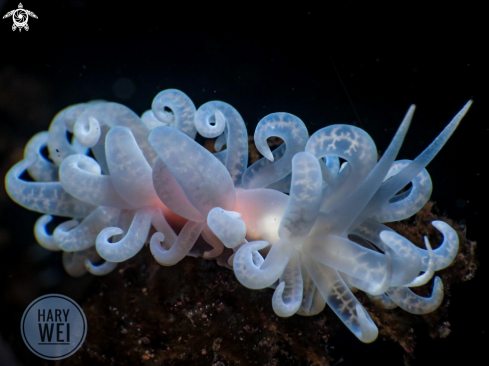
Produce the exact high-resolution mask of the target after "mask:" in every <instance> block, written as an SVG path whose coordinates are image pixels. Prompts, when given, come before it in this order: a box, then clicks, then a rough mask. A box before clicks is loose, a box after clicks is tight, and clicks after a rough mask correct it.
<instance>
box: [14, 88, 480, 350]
mask: <svg viewBox="0 0 489 366" xmlns="http://www.w3.org/2000/svg"><path fill="white" fill-rule="evenodd" d="M469 106H470V102H469V103H467V105H466V106H465V107H464V108H463V109H462V110H461V111H460V112H459V113H458V114H457V116H455V118H454V119H453V120H452V122H450V123H449V124H448V126H447V127H446V128H445V129H444V130H443V131H442V133H440V135H439V136H438V137H437V138H436V139H435V140H434V141H433V143H432V144H430V145H429V146H428V147H427V148H426V149H425V150H424V151H423V152H422V153H421V154H420V155H419V156H418V157H417V158H416V159H414V160H413V161H408V160H398V161H396V160H395V159H396V158H397V154H398V152H399V149H400V147H401V145H402V143H403V141H404V138H405V136H406V133H407V131H408V128H409V124H410V122H411V119H412V116H413V113H414V106H413V107H411V108H410V109H409V110H408V112H407V114H406V117H405V118H404V120H403V121H402V123H401V125H400V127H399V130H398V131H397V133H396V134H395V136H394V138H393V140H392V142H391V144H390V145H389V147H388V148H387V150H386V151H385V153H384V154H383V156H382V157H381V159H380V160H379V161H377V150H376V147H375V144H374V142H373V140H372V139H371V138H370V136H369V135H368V134H367V132H365V131H363V130H361V129H359V128H358V127H354V126H348V125H333V126H327V127H324V128H322V129H320V130H319V131H317V132H316V133H314V134H313V135H312V136H310V137H309V134H308V131H307V128H306V126H305V124H304V123H303V122H302V121H301V120H300V119H299V118H298V117H296V116H294V115H291V114H288V113H283V112H281V113H272V114H270V115H268V116H266V117H264V118H263V119H262V120H261V121H260V122H259V123H258V126H257V129H256V131H255V143H256V145H257V149H258V151H260V152H261V153H262V154H263V155H264V158H263V159H261V160H259V161H258V162H257V163H255V164H253V165H251V166H250V167H247V159H248V139H247V135H248V133H247V131H246V127H245V123H244V120H243V118H242V117H241V116H240V114H239V113H238V112H237V111H236V109H235V108H234V107H232V106H230V105H229V104H227V103H224V102H220V101H211V102H208V103H205V104H203V105H202V106H200V107H199V108H198V109H196V108H195V106H194V104H193V103H192V101H191V100H190V98H188V96H186V95H185V94H184V93H182V92H180V91H178V90H175V89H169V90H165V91H163V92H161V93H159V94H158V95H157V96H156V97H155V99H154V101H153V104H152V109H151V110H149V111H147V112H145V113H144V114H143V116H142V117H141V118H139V116H137V115H136V114H135V113H133V112H132V111H131V110H130V109H128V108H127V107H125V106H122V105H120V104H117V103H108V102H100V101H97V102H92V103H85V104H78V105H75V106H72V107H68V108H66V109H65V110H63V111H61V112H60V113H59V114H58V115H57V116H56V117H55V118H54V120H53V122H52V124H51V126H50V129H49V131H48V132H42V133H39V134H37V135H35V136H34V137H33V138H32V139H31V140H30V141H29V143H28V144H27V146H26V149H25V154H24V160H22V161H21V162H19V163H18V164H16V165H15V166H14V167H12V168H11V169H10V171H9V172H8V174H7V176H6V178H5V184H6V188H7V192H8V193H9V195H10V197H11V198H12V199H13V200H15V201H16V202H17V203H19V204H20V205H22V206H24V207H26V208H28V209H31V210H34V211H38V212H41V213H43V214H45V215H44V216H42V217H41V218H40V219H39V220H38V221H37V222H36V224H35V235H36V238H37V240H38V241H39V243H40V244H41V245H42V246H43V247H45V248H46V249H49V250H62V251H63V264H64V266H65V269H66V270H67V271H68V272H69V273H70V274H72V275H74V276H80V275H82V274H83V273H85V272H86V271H89V272H90V273H92V274H94V275H104V274H107V273H109V272H110V271H112V270H113V269H114V268H116V266H117V263H119V262H122V261H125V260H127V259H129V258H131V257H133V256H134V255H136V254H137V253H138V252H139V251H140V250H143V247H144V245H145V243H146V242H148V241H149V250H150V251H151V253H152V254H153V256H154V258H155V260H156V261H157V262H158V263H160V264H161V265H165V266H167V265H174V264H176V263H178V262H179V261H180V260H182V259H183V258H184V257H185V256H186V255H188V254H189V253H190V252H191V250H192V249H193V246H194V244H195V242H196V241H197V240H198V238H199V236H202V238H203V239H204V240H205V241H206V242H207V243H208V244H209V246H210V247H211V248H210V249H209V250H207V251H204V252H200V253H201V255H202V256H203V257H204V258H206V259H210V258H218V260H219V261H220V263H226V262H227V263H228V264H229V265H230V266H232V267H233V269H234V271H235V274H236V277H237V278H238V280H239V281H240V282H241V283H242V284H243V285H245V286H246V287H249V288H251V289H261V288H265V287H273V288H275V292H274V295H273V298H272V306H273V309H274V310H275V312H276V313H277V314H278V315H280V316H291V315H293V314H296V313H297V314H301V315H314V314H317V313H318V312H320V311H322V309H323V308H324V307H325V305H326V304H328V306H330V307H331V308H332V309H333V311H334V312H335V313H336V314H337V315H338V317H339V318H340V319H341V320H342V321H343V322H344V323H345V325H346V326H347V327H348V328H349V329H350V330H351V331H352V332H353V334H355V335H356V336H357V337H358V338H359V339H360V340H361V341H363V342H371V341H373V340H374V339H375V338H376V337H377V334H378V330H377V327H376V325H375V323H374V322H373V321H372V319H370V317H369V315H368V313H367V312H366V311H365V309H364V308H363V306H362V305H361V304H360V303H359V302H358V300H357V299H356V297H355V296H354V295H353V294H352V292H351V290H350V288H353V287H355V288H357V289H359V290H361V291H364V292H366V293H367V295H368V296H369V297H370V298H371V299H372V301H378V302H379V303H381V304H382V305H383V306H384V307H386V308H393V307H395V306H399V307H400V308H402V309H404V310H406V311H409V312H412V313H415V314H425V313H427V312H430V311H433V310H434V309H436V308H437V307H438V306H439V305H440V304H441V302H442V301H443V284H442V282H441V280H440V279H439V278H438V277H436V278H435V280H434V286H433V293H432V295H431V296H430V297H427V298H424V297H420V296H418V295H415V294H414V293H413V292H412V291H411V289H410V288H411V287H415V286H421V285H424V284H425V283H427V282H429V281H430V280H431V279H432V277H433V275H434V273H435V271H437V270H439V269H442V268H445V267H447V266H448V265H450V263H451V262H452V261H453V259H454V258H455V256H456V254H457V250H458V237H457V234H456V232H455V231H454V230H453V229H452V228H451V227H450V226H449V225H448V224H446V223H444V222H441V221H435V222H433V225H434V226H435V227H436V228H437V229H438V230H439V231H440V232H441V233H442V235H443V238H444V239H443V243H442V244H441V245H440V246H439V247H438V248H436V249H434V250H432V248H431V244H430V243H429V241H428V240H427V238H425V246H426V249H422V248H418V247H416V246H415V245H414V244H413V243H411V242H410V241H409V240H407V239H406V238H404V237H402V236H401V235H399V234H397V233H395V232H394V231H392V230H391V229H389V228H388V227H387V226H385V225H384V224H383V223H385V222H391V221H397V220H401V219H404V218H407V217H409V216H411V215H413V214H415V213H416V212H417V211H418V210H419V209H421V207H422V206H423V205H424V204H425V203H426V202H427V200H428V199H429V196H430V194H431V190H432V185H431V179H430V177H429V174H428V173H427V171H426V169H425V167H426V165H427V164H428V163H429V162H430V161H431V160H432V159H433V157H434V156H435V155H436V154H437V153H438V151H439V150H440V149H441V148H442V146H443V145H444V143H445V142H446V141H447V139H448V138H449V137H450V135H451V134H452V133H453V131H454V130H455V128H456V127H457V125H458V123H459V122H460V120H461V119H462V117H463V116H464V114H465V113H466V112H467V110H468V108H469ZM67 132H72V133H73V138H72V139H71V140H69V139H68V138H67ZM197 132H199V133H200V134H201V135H202V136H204V137H206V138H216V141H215V143H214V146H215V148H216V150H217V151H218V152H217V153H215V154H212V153H210V152H209V151H207V150H206V149H204V148H203V147H202V146H201V145H199V144H198V143H196V142H195V140H194V138H195V136H196V133H197ZM271 136H277V137H280V138H282V139H283V140H284V144H283V145H281V146H280V147H279V148H277V149H275V150H274V151H271V150H270V148H269V146H268V144H267V138H269V137H271ZM224 145H226V149H225V150H222V148H223V146H224ZM44 147H47V149H48V151H49V156H50V159H47V158H45V157H44V156H43V154H42V151H43V149H44ZM221 150H222V151H221ZM90 153H91V155H92V156H93V157H92V156H88V155H89V154H90ZM340 158H341V159H344V160H345V161H346V163H343V164H342V165H341V166H340V163H339V159H340ZM25 171H27V172H28V173H29V175H30V176H31V178H32V179H33V180H34V181H26V180H24V179H22V175H23V174H24V172H25ZM409 183H411V188H410V189H409V190H407V191H405V192H402V193H398V192H399V191H400V190H401V189H403V188H404V187H406V186H407V185H408V184H409ZM52 215H57V216H64V217H68V218H70V220H68V221H66V222H64V223H62V224H60V225H59V226H58V227H57V228H56V229H55V230H54V232H53V233H50V232H48V230H46V226H47V224H48V223H49V222H50V221H51V220H52ZM178 229H180V231H179V233H178V235H177V233H176V231H175V230H177V232H178ZM150 233H152V235H151V237H149V236H150ZM225 248H229V249H227V250H226V251H225ZM228 253H232V254H228ZM223 256H226V257H225V258H222V257H223ZM101 260H102V262H101V263H100V261H101ZM103 260H105V261H103Z"/></svg>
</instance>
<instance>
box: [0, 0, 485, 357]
mask: <svg viewBox="0 0 489 366" xmlns="http://www.w3.org/2000/svg"><path fill="white" fill-rule="evenodd" d="M316 3H317V4H319V3H320V2H316ZM316 3H312V2H307V1H301V2H300V3H298V4H294V6H293V7H289V6H287V5H285V3H277V4H276V6H271V5H270V4H271V3H269V4H267V5H266V6H263V5H254V4H252V3H246V2H229V3H227V4H226V5H218V4H213V3H211V2H201V3H200V4H194V3H187V2H181V3H179V4H178V5H175V3H174V2H168V3H166V2H161V1H160V2H155V3H152V2H131V3H130V4H129V5H123V4H122V3H120V2H112V1H107V2H101V1H89V0H71V1H49V2H40V1H34V0H30V1H25V2H23V5H24V8H25V9H28V10H31V11H33V12H34V13H35V14H36V15H37V16H38V19H33V18H30V19H29V23H28V24H29V27H30V29H29V31H28V32H26V31H25V30H22V31H21V32H19V31H18V30H17V31H15V32H13V31H12V29H11V27H12V19H11V18H7V19H2V20H0V47H1V48H0V124H1V130H0V154H1V166H0V167H1V175H2V176H3V175H4V174H5V173H6V171H7V169H8V168H9V167H10V166H11V165H13V164H14V163H15V162H17V161H18V160H20V159H21V157H22V149H23V147H24V145H25V143H26V142H27V140H28V139H29V138H30V137H31V136H32V135H33V134H35V133H36V132H38V131H42V130H47V128H48V126H49V123H50V120H51V119H52V117H53V116H54V114H55V113H56V112H57V111H59V110H60V109H62V108H64V107H66V106H68V105H70V104H74V103H79V102H85V101H89V100H92V99H106V100H111V101H116V102H120V103H123V104H125V105H127V106H129V107H130V108H132V109H133V110H134V111H135V112H136V113H139V114H140V113H142V112H143V111H145V110H147V109H149V108H150V106H151V101H152V98H153V97H154V96H155V95H156V94H157V92H159V91H161V90H164V89H167V88H177V89H181V90H182V91H184V92H185V93H186V94H187V95H188V96H189V97H190V98H192V100H193V101H194V103H195V105H196V106H197V107H198V106H199V105H201V104H202V103H204V102H207V101H209V100H214V99H218V100H223V101H226V102H228V103H230V104H232V105H233V106H234V107H235V108H237V109H238V111H239V112H240V113H241V115H242V116H243V118H244V120H245V121H246V123H247V125H248V126H249V131H250V132H251V131H253V128H254V126H255V125H256V123H257V122H258V121H259V119H260V118H262V117H263V116H265V115H267V114H269V113H272V112H278V111H284V112H290V113H293V114H295V115H297V116H299V117H300V118H301V119H302V120H303V121H304V122H305V123H306V125H307V126H308V128H309V132H310V133H311V134H312V133H313V132H314V131H316V130H317V129H319V128H321V127H323V126H325V125H327V124H332V123H352V124H357V125H358V126H360V127H361V128H363V129H365V130H366V131H367V132H368V133H369V134H371V136H372V137H373V139H374V141H375V142H376V143H377V147H378V149H379V151H383V150H384V149H385V148H386V147H387V144H388V143H389V141H390V139H391V137H392V136H393V134H394V132H395V130H396V128H397V126H398V125H399V123H400V121H401V120H402V117H403V115H404V113H405V112H406V110H407V108H408V107H409V105H410V104H412V103H415V104H416V105H417V111H416V114H415V118H414V120H413V123H412V127H411V130H410V132H409V134H408V136H407V138H406V142H405V146H404V147H403V148H402V150H401V152H400V155H399V158H411V159H412V158H414V157H416V156H417V154H419V153H420V152H421V151H422V150H423V149H424V148H425V147H426V146H427V145H428V144H429V143H430V142H431V141H432V140H433V139H434V138H435V137H436V135H437V134H438V133H439V132H440V131H441V130H442V129H443V127H444V126H445V125H446V124H447V123H448V122H449V121H450V119H451V118H452V117H453V116H454V115H455V114H456V112H457V111H458V110H459V109H460V108H461V107H462V106H463V104H464V103H465V102H466V101H467V100H468V99H470V98H473V99H474V105H473V107H472V109H471V111H470V112H469V114H468V115H467V117H466V118H465V119H464V120H463V122H462V124H461V125H460V127H459V128H458V130H457V131H456V132H455V134H454V135H453V137H452V138H451V139H450V141H449V142H448V144H447V145H446V146H445V148H444V149H443V150H442V151H441V153H440V154H439V155H438V156H437V157H436V158H435V159H434V161H433V162H432V163H431V164H430V165H429V166H428V171H429V173H430V174H431V177H432V179H433V184H434V192H433V195H432V199H433V200H434V201H436V202H437V204H438V207H439V208H440V209H441V211H442V212H446V213H447V215H448V216H450V217H451V218H453V219H454V220H456V221H458V222H460V223H463V224H465V225H466V227H467V237H468V238H469V239H472V240H475V241H477V242H478V243H479V246H478V254H479V260H480V262H481V266H480V268H479V270H478V271H477V273H476V277H475V279H474V280H472V281H470V282H467V283H464V284H462V285H458V286H455V287H454V288H453V291H452V297H451V299H450V301H451V307H450V319H449V320H450V323H451V329H452V333H451V335H450V336H449V337H448V338H447V339H444V340H431V339H429V337H428V336H427V334H426V333H423V332H422V331H421V332H420V334H418V346H417V349H416V354H415V359H414V361H413V364H415V365H428V364H432V363H433V362H437V363H438V364H441V363H442V362H449V361H452V362H453V361H455V360H456V361H460V362H464V363H465V364H474V363H476V360H478V359H479V357H483V359H485V358H486V357H485V356H483V355H484V354H485V353H484V351H485V349H484V346H485V345H487V341H488V337H487V332H486V330H487V320H488V316H487V302H485V298H486V296H487V294H486V293H485V290H486V289H487V282H486V281H487V279H488V273H487V269H486V263H487V261H488V260H489V253H488V250H487V247H486V242H485V239H486V235H485V231H484V230H485V229H486V228H487V227H488V224H489V214H488V213H487V204H488V196H487V193H486V189H487V187H488V186H489V170H488V163H487V159H488V158H489V154H488V152H487V145H488V143H487V138H488V137H489V123H488V122H487V112H486V109H485V108H486V106H487V98H486V96H487V93H484V94H483V87H486V86H487V78H486V73H487V72H486V68H487V65H488V62H487V61H488V60H487V58H485V57H484V56H483V53H484V52H487V34H489V33H488V29H487V21H486V20H485V19H484V18H483V14H484V12H483V10H482V7H481V6H477V5H475V3H476V2H467V1H465V2H458V4H455V5H449V4H448V3H446V2H439V3H438V5H436V4H433V3H432V5H430V6H427V5H424V4H423V3H417V2H390V3H377V2H375V3H372V2H366V1H330V2H322V3H323V4H322V6H318V5H317V4H316ZM17 5H18V2H17V1H7V2H5V1H1V0H0V12H1V15H2V16H3V15H4V14H5V13H7V12H8V11H10V10H13V9H15V8H17ZM484 91H485V90H484ZM0 205H1V209H0V276H1V277H0V289H1V290H0V291H1V296H2V297H1V301H2V302H1V303H0V306H1V307H2V308H4V310H2V311H3V314H2V315H3V316H2V318H5V321H4V320H2V321H0V335H1V338H2V339H3V340H1V348H0V353H1V354H3V355H2V357H0V358H1V359H0V364H13V363H11V362H13V361H7V360H10V359H9V358H8V356H7V355H8V350H9V349H10V345H11V344H17V342H18V341H19V338H20V334H19V325H18V324H19V323H20V317H21V315H22V312H23V310H24V309H25V307H26V306H27V305H28V304H29V303H30V302H31V301H32V300H33V299H35V298H36V297H37V296H40V295H41V294H45V293H52V292H53V290H54V289H56V290H57V291H63V289H65V290H66V292H61V293H65V294H67V295H69V296H72V297H73V298H74V299H76V300H79V299H80V298H83V288H84V286H86V285H87V284H88V283H89V282H90V278H88V276H85V277H83V278H82V279H78V280H76V281H74V282H66V281H71V280H66V279H65V275H64V274H63V269H62V268H61V264H60V258H59V254H58V253H54V254H51V253H47V252H46V251H43V250H42V249H40V248H38V247H37V246H36V245H33V243H34V238H33V234H32V228H33V225H34V222H35V220H36V218H37V217H38V216H39V215H38V214H35V213H31V212H28V211H26V210H24V209H22V208H21V207H18V206H16V205H15V204H13V203H12V202H11V201H10V199H9V198H8V197H7V196H6V194H5V192H4V191H3V190H2V191H0ZM68 284H69V285H68ZM60 286H61V287H60ZM62 286H65V287H62ZM331 342H334V338H333V339H332V341H331ZM396 347H397V348H396ZM14 348H15V347H14ZM393 348H394V349H393ZM28 352H29V351H28V350H27V348H23V349H22V348H19V347H17V348H16V349H15V353H17V356H16V357H17V358H18V359H20V360H26V359H29V358H28V357H29V356H26V355H25V354H24V353H28ZM333 357H334V358H335V359H336V360H337V362H339V363H338V364H339V365H357V364H360V362H365V361H367V362H369V361H371V362H372V363H373V362H375V363H377V364H382V365H384V364H385V365H387V364H389V365H397V364H402V362H403V352H402V349H400V347H398V346H394V345H393V344H390V343H386V342H382V340H379V341H377V342H376V343H375V344H373V345H362V344H360V343H359V342H358V341H356V339H354V337H352V338H351V339H350V338H348V339H347V340H346V341H345V340H344V339H337V344H335V351H334V353H333ZM30 360H32V358H30ZM2 362H3V363H2ZM333 364H334V363H333Z"/></svg>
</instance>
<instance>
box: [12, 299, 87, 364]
mask: <svg viewBox="0 0 489 366" xmlns="http://www.w3.org/2000/svg"><path fill="white" fill-rule="evenodd" d="M20 333H21V334H22V339H23V340H24V343H25V344H26V346H27V347H28V348H29V350H30V351H31V352H32V353H34V354H36V355H37V356H39V357H41V358H44V359H45V360H61V359H63V358H66V357H69V356H71V355H72V354H74V353H75V352H76V351H78V349H79V348H80V347H81V346H82V344H83V341H84V340H85V337H86V335H87V319H86V318H85V314H84V313H83V310H82V308H81V307H80V305H78V304H77V303H76V302H75V301H73V300H72V299H70V298H69V297H67V296H64V295H59V294H50V295H44V296H41V297H38V298H37V299H36V300H34V301H33V302H31V303H30V304H29V306H28V307H27V309H25V311H24V315H23V316H22V321H21V323H20Z"/></svg>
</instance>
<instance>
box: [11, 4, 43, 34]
mask: <svg viewBox="0 0 489 366" xmlns="http://www.w3.org/2000/svg"><path fill="white" fill-rule="evenodd" d="M10 16H11V17H12V19H13V21H14V24H13V25H12V30H13V31H15V30H16V29H17V28H18V29H19V32H20V31H21V30H22V28H24V29H25V30H26V31H28V30H29V25H28V24H27V22H28V21H29V16H31V17H33V18H36V19H37V15H36V14H34V13H33V12H32V11H30V10H27V9H24V6H23V5H22V3H19V8H18V9H14V10H11V11H9V12H8V13H7V14H5V15H4V16H3V19H5V18H8V17H10Z"/></svg>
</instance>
